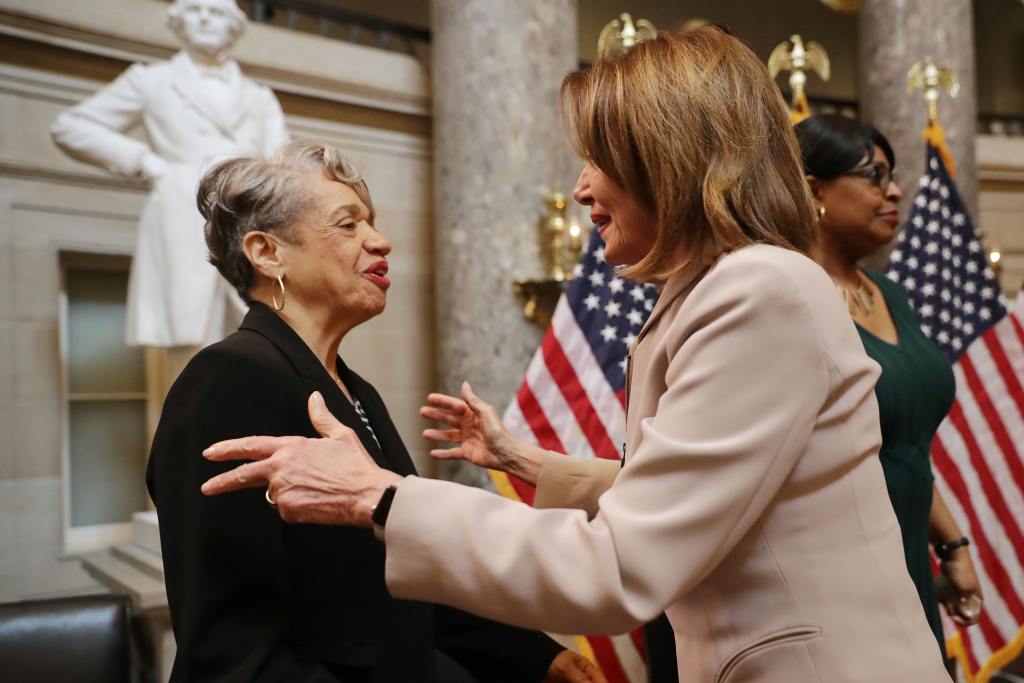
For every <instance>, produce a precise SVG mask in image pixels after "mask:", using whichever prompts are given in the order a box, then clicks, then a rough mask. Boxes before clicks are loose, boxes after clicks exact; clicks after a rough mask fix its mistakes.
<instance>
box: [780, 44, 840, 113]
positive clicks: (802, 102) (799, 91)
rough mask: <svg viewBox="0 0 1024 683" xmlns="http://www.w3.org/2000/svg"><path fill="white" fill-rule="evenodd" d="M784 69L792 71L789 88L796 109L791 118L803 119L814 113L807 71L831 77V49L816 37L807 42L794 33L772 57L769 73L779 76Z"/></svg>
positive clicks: (793, 107) (825, 77) (825, 79)
mask: <svg viewBox="0 0 1024 683" xmlns="http://www.w3.org/2000/svg"><path fill="white" fill-rule="evenodd" d="M783 71H788V72H789V88H790V90H791V91H792V93H793V95H792V97H793V100H792V111H791V114H790V118H791V119H792V120H793V123H800V122H801V121H803V120H804V119H806V118H807V117H808V116H810V115H811V106H810V104H808V102H807V95H806V94H805V93H804V86H805V85H806V84H807V73H806V72H807V71H814V72H815V73H817V74H818V76H820V77H821V80H823V81H827V80H828V79H829V77H830V76H831V75H832V71H831V65H830V64H829V61H828V53H827V52H825V48H823V47H822V46H821V45H820V44H819V43H816V42H814V41H813V40H812V41H810V42H809V43H807V45H806V46H805V45H804V41H803V38H801V37H800V36H799V35H792V36H790V37H789V40H784V41H782V42H781V43H779V44H778V45H776V46H775V49H774V50H772V54H771V56H769V57H768V73H769V74H771V77H772V78H775V77H776V76H778V75H779V73H781V72H783Z"/></svg>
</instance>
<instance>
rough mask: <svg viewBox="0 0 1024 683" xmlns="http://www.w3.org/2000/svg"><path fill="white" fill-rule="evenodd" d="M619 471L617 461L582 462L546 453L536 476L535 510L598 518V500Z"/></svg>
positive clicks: (620, 464)
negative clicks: (577, 512)
mask: <svg viewBox="0 0 1024 683" xmlns="http://www.w3.org/2000/svg"><path fill="white" fill-rule="evenodd" d="M620 469H622V463H621V462H619V461H618V460H607V459H603V458H594V459H592V460H581V459H580V458H570V457H567V456H564V455H560V454H558V453H551V452H548V453H546V454H545V455H544V462H542V463H541V468H540V474H539V475H538V476H537V494H536V495H535V496H534V499H533V507H535V508H576V509H580V510H586V512H587V517H588V518H593V517H594V516H595V515H597V508H598V504H597V499H598V498H600V497H601V494H602V493H604V492H605V491H607V490H608V489H609V488H611V485H612V482H614V481H615V477H617V476H618V474H619V470H620Z"/></svg>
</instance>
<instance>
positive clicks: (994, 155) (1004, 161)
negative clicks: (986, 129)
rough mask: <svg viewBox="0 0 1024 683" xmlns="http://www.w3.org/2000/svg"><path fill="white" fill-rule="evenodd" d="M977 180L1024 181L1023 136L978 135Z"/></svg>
mask: <svg viewBox="0 0 1024 683" xmlns="http://www.w3.org/2000/svg"><path fill="white" fill-rule="evenodd" d="M975 149H976V153H977V157H978V180H979V181H984V180H997V181H1008V182H1016V183H1024V138H1008V137H1003V136H1000V135H978V136H977V137H976V138H975Z"/></svg>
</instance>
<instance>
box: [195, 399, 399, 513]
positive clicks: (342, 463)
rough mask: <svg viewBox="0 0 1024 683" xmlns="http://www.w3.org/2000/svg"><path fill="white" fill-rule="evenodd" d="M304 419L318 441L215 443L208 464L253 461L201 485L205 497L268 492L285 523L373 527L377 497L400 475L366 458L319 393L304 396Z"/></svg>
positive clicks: (250, 438) (287, 439) (291, 438)
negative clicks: (306, 417)
mask: <svg viewBox="0 0 1024 683" xmlns="http://www.w3.org/2000/svg"><path fill="white" fill-rule="evenodd" d="M308 409H309V419H310V421H311V422H312V423H313V426H314V427H315V428H316V431H317V432H318V433H319V434H320V435H321V436H322V437H323V438H321V439H309V438H305V437H301V436H248V437H244V438H241V439H230V440H228V441H221V442H219V443H215V444H213V445H212V446H210V447H209V448H207V449H206V450H205V451H203V456H205V457H206V458H208V459H210V460H215V461H223V460H252V461H254V462H249V463H243V464H241V465H239V466H238V467H236V468H234V469H233V470H231V471H230V472H225V473H223V474H220V475H217V476H216V477H213V478H211V479H209V480H208V481H207V482H206V483H205V484H203V487H202V490H203V493H204V494H206V495H208V496H215V495H220V494H222V493H228V492H230V491H238V490H240V489H245V488H253V487H258V486H266V487H267V496H268V501H273V504H274V505H275V506H276V507H277V509H278V512H279V513H280V515H281V518H282V519H283V520H284V521H286V522H302V523H307V524H340V525H354V526H367V527H368V526H372V524H373V522H372V520H371V519H370V514H371V512H372V510H373V506H374V505H376V503H377V501H378V500H380V496H381V494H382V493H383V492H384V489H386V488H387V487H388V486H390V485H391V484H394V483H397V482H398V481H400V480H401V478H402V477H401V476H400V475H398V474H396V473H394V472H391V471H389V470H385V469H382V468H380V467H378V466H377V464H376V463H375V462H374V461H373V459H372V458H370V456H369V454H368V453H367V452H366V450H365V449H364V448H363V445H362V443H361V442H360V441H359V437H358V436H357V435H356V433H355V432H354V431H352V430H351V429H349V428H348V427H346V426H345V425H343V424H341V423H340V422H338V420H337V419H336V418H335V417H334V416H333V415H332V414H331V413H330V411H329V410H327V406H326V405H325V404H324V399H323V397H322V396H321V395H320V393H319V392H313V394H312V395H310V397H309V404H308Z"/></svg>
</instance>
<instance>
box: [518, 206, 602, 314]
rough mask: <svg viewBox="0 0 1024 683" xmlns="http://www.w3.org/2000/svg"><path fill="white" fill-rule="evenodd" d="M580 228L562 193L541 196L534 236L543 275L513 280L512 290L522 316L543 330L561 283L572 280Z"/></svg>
mask: <svg viewBox="0 0 1024 683" xmlns="http://www.w3.org/2000/svg"><path fill="white" fill-rule="evenodd" d="M583 238H584V234H583V228H582V227H581V226H580V224H579V221H578V220H576V219H575V218H574V217H571V216H570V212H569V206H568V204H567V202H566V198H565V195H563V194H562V193H561V192H552V193H551V194H549V195H548V196H546V197H544V214H543V216H542V217H541V218H540V220H539V221H538V222H537V239H538V243H539V247H540V260H541V265H542V266H543V268H544V275H543V276H542V277H539V278H528V279H522V280H516V281H515V282H513V283H512V289H513V291H515V293H516V294H517V295H518V296H520V297H522V298H523V299H524V303H523V315H524V316H526V318H527V319H529V320H532V321H533V322H535V323H537V324H538V325H539V326H540V327H541V328H543V329H547V327H548V325H550V324H551V316H552V315H553V314H554V312H555V306H556V305H557V304H558V298H559V297H560V296H561V295H562V291H563V289H564V287H565V283H566V282H568V281H569V280H571V279H572V275H573V271H574V270H575V268H576V264H577V263H579V260H580V253H581V252H582V251H583Z"/></svg>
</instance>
